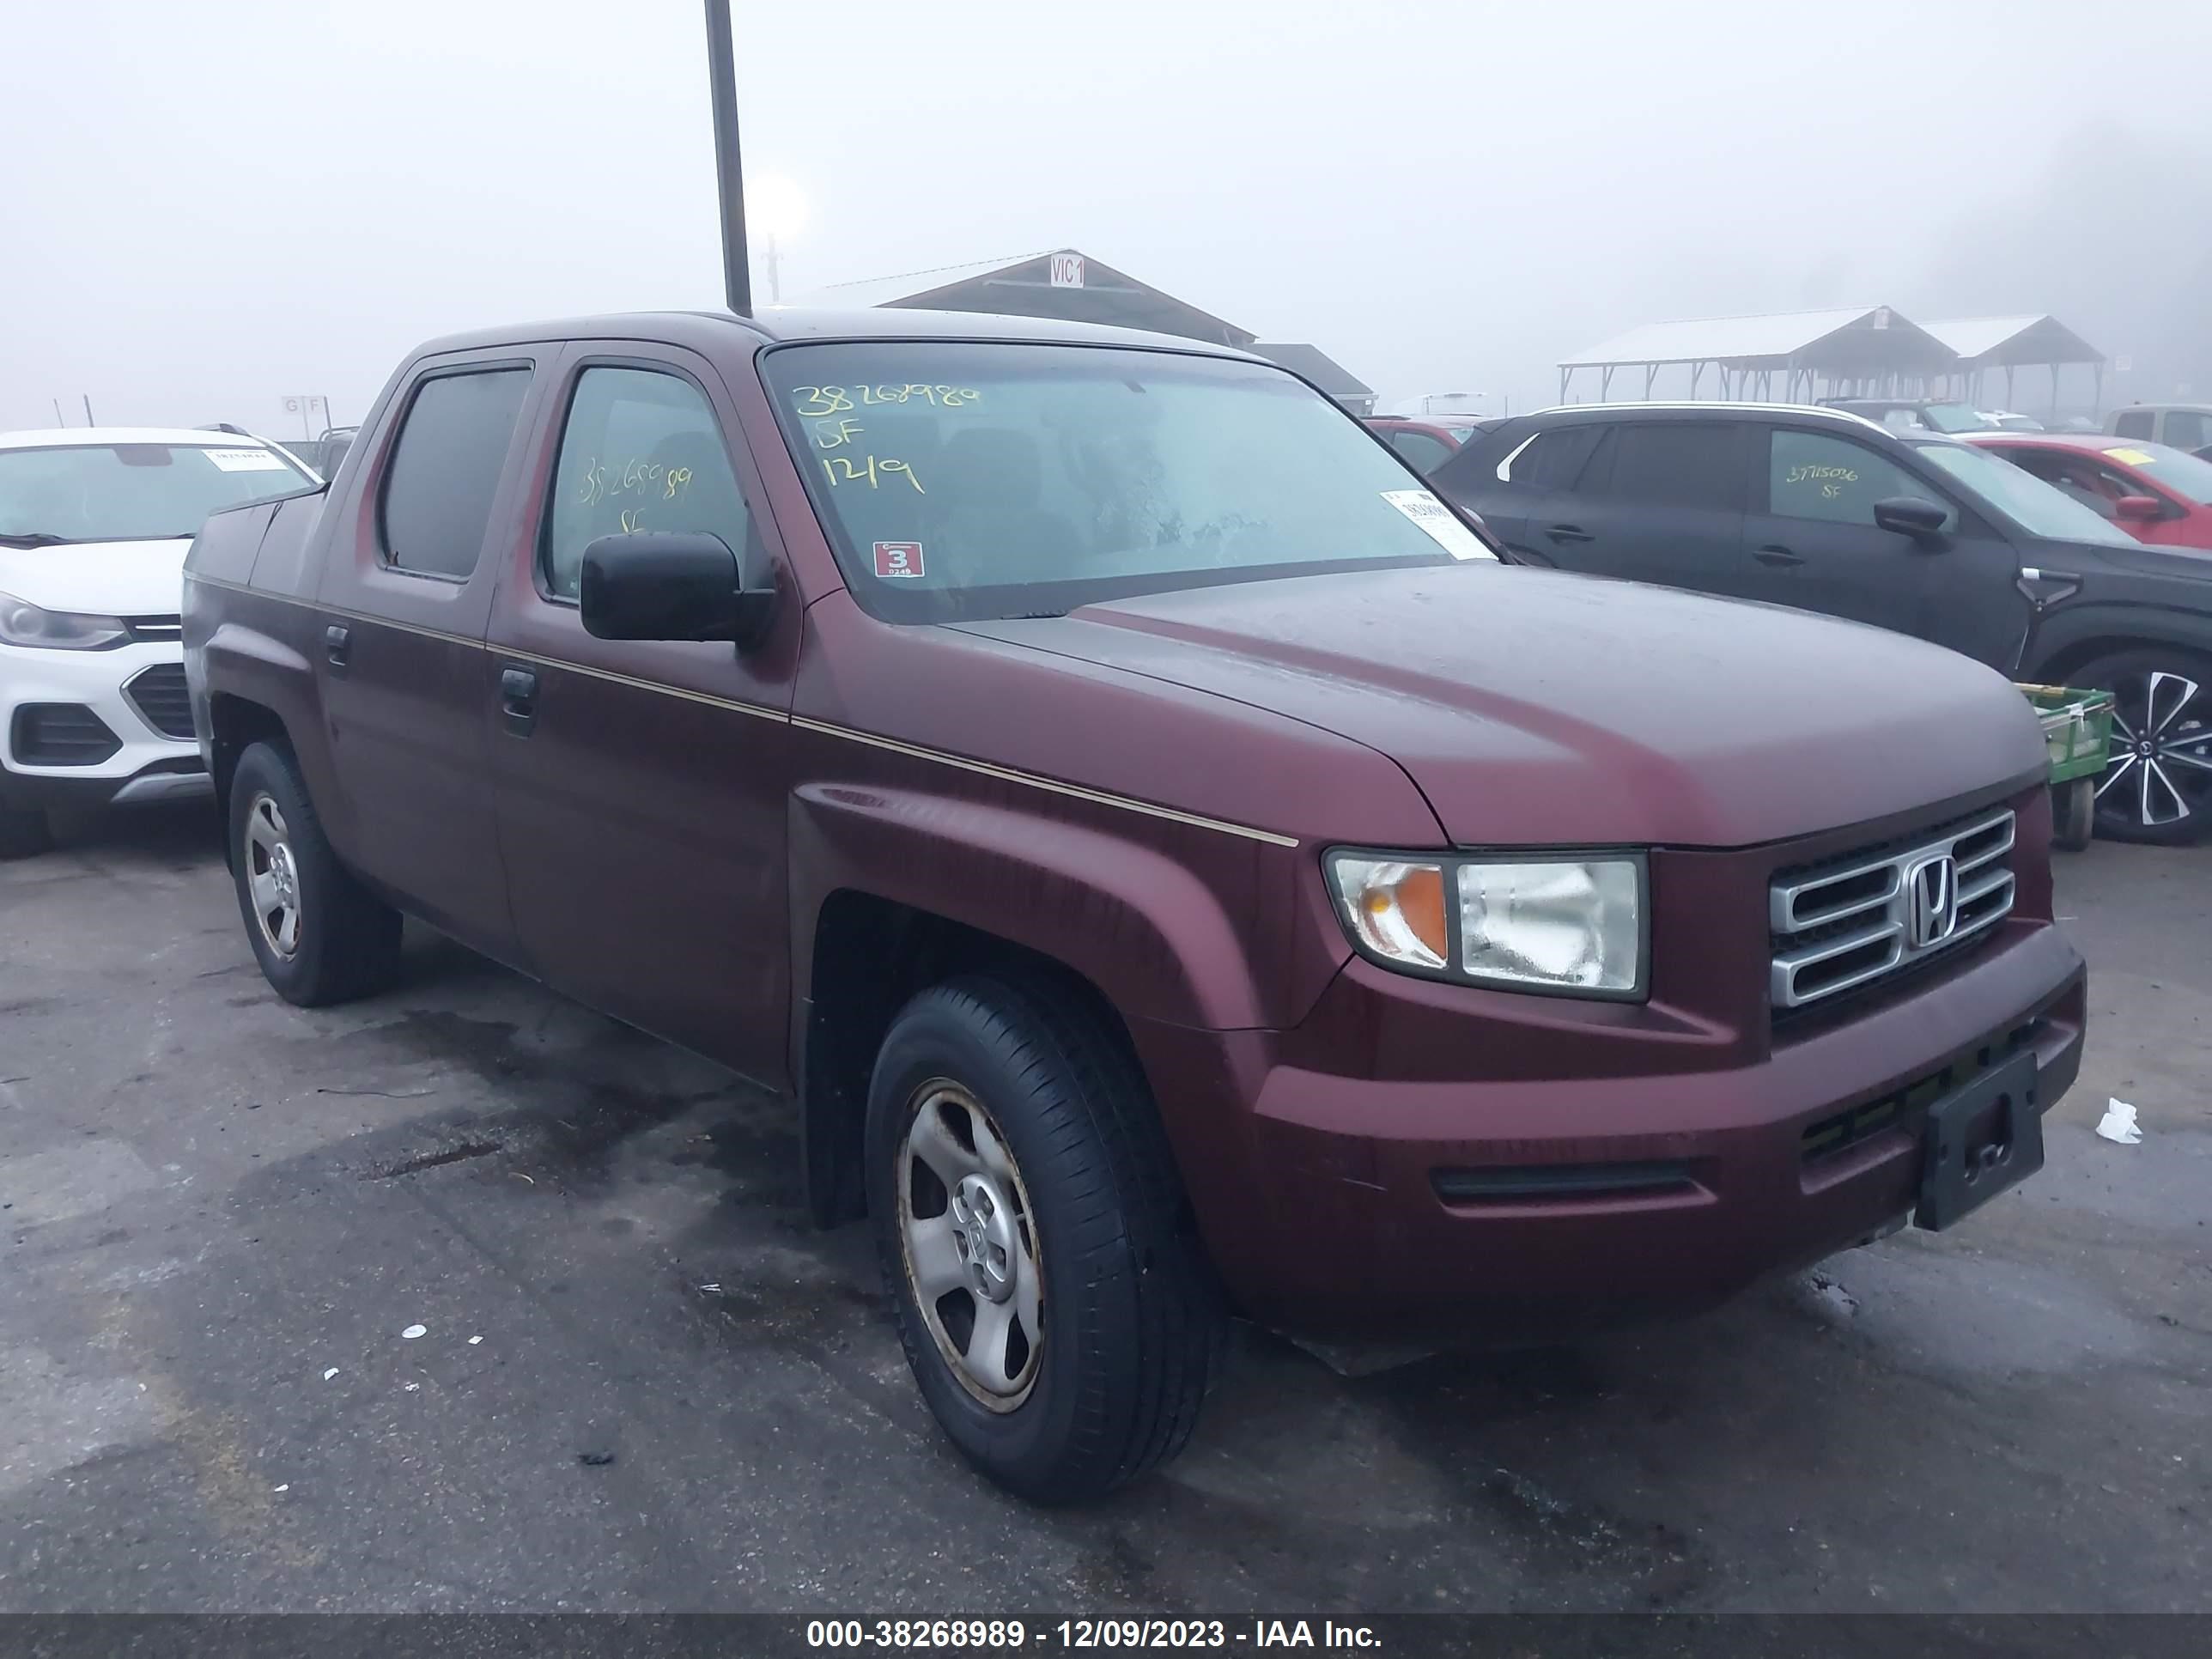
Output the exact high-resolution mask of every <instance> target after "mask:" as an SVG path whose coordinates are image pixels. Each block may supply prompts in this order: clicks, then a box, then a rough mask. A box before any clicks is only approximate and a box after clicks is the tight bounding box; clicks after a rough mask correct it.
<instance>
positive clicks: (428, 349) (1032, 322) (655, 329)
mask: <svg viewBox="0 0 2212 1659" xmlns="http://www.w3.org/2000/svg"><path fill="white" fill-rule="evenodd" d="M638 339H644V340H659V341H665V342H666V343H669V344H671V345H683V346H690V347H692V348H694V349H698V350H702V351H714V350H718V349H725V350H726V349H728V347H729V345H730V344H731V343H732V341H744V342H748V344H747V345H746V346H745V347H744V349H750V350H759V349H763V348H764V347H767V346H771V345H781V344H784V343H789V342H793V341H800V340H805V341H820V340H917V339H918V340H1012V341H1022V342H1029V343H1036V344H1044V345H1118V346H1135V347H1142V348H1145V349H1151V350H1156V351H1158V350H1168V351H1185V352H1196V353H1200V354H1202V355H1204V356H1214V357H1241V358H1244V359H1246V360H1247V361H1249V362H1257V361H1259V359H1257V358H1255V357H1253V356H1252V355H1251V354H1250V353H1249V352H1244V351H1238V350H1237V349H1235V348H1234V347H1230V346H1218V345H1210V344H1208V343H1206V342H1205V341H1203V340H1191V339H1185V338H1184V337H1182V336H1180V335H1175V334H1152V333H1147V332H1146V331H1142V330H1140V329H1133V328H1109V327H1106V326H1105V325H1103V324H1098V323H1075V322H1063V321H1060V319H1055V318H1050V317H1001V316H998V315H995V314H993V313H987V312H976V311H920V310H909V309H908V308H906V307H884V308H881V309H877V310H866V311H862V310H854V311H811V310H802V309H799V308H797V307H782V306H771V307H765V308H764V309H763V310H761V311H759V312H757V313H755V314H754V315H752V316H750V317H739V316H738V315H737V314H735V313H732V312H727V311H636V312H622V313H615V314H613V315H611V316H605V317H571V318H566V319H556V320H553V321H550V322H540V323H517V324H511V325H507V326H505V327H501V328H486V329H477V330H473V331H470V332H468V333H465V334H450V335H447V336H446V337H444V338H442V339H437V340H432V341H430V342H429V343H427V344H426V345H424V346H422V348H421V349H419V350H418V351H417V352H416V356H430V355H432V354H435V353H440V352H447V351H475V350H481V349H485V348H487V347H498V346H512V345H532V344H537V343H541V342H545V341H552V340H638Z"/></svg>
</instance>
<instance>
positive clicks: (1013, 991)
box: [867, 977, 1223, 1503]
mask: <svg viewBox="0 0 2212 1659" xmlns="http://www.w3.org/2000/svg"><path fill="white" fill-rule="evenodd" d="M867 1161H868V1176H869V1182H868V1186H869V1191H868V1200H869V1204H868V1207H869V1212H870V1217H871V1220H872V1225H873V1227H874V1230H875V1234H876V1241H877V1249H878V1256H879V1257H880V1259H881V1262H882V1267H883V1273H884V1284H885V1288H886V1289H887V1290H888V1291H889V1293H890V1297H891V1300H892V1304H893V1305H894V1307H895V1308H896V1312H897V1317H898V1324H899V1335H900V1338H901V1340H902V1342H903V1344H904V1346H905V1348H906V1355H907V1362H908V1364H909V1365H910V1366H911V1367H912V1368H913V1370H914V1375H915V1382H916V1383H918V1384H919V1385H920V1387H921V1392H922V1396H923V1398H924V1399H926V1400H927V1401H928V1402H929V1406H930V1409H931V1410H932V1411H933V1412H934V1413H936V1416H937V1419H938V1421H939V1423H940V1424H941V1425H943V1426H944V1428H945V1432H946V1434H948V1435H949V1436H950V1437H951V1439H952V1441H953V1443H954V1444H956V1445H957V1446H958V1447H959V1449H961V1451H962V1452H963V1453H964V1454H965V1455H967V1456H968V1457H969V1460H970V1461H972V1462H975V1464H976V1465H977V1466H978V1467H979V1468H981V1469H982V1470H983V1472H984V1473H985V1474H988V1475H989V1476H990V1477H991V1478H992V1479H993V1480H996V1481H998V1482H999V1483H1000V1485H1001V1486H1006V1488H1008V1489H1009V1490H1010V1491H1012V1492H1017V1493H1018V1494H1020V1495H1021V1496H1023V1497H1025V1498H1032V1499H1035V1500H1036V1501H1039V1502H1042V1503H1066V1502H1072V1501H1076V1500H1079V1499H1083V1498H1092V1497H1096V1496H1097V1495H1099V1494H1100V1493H1103V1492H1108V1491H1109V1490H1111V1489H1112V1488H1113V1487H1115V1486H1119V1485H1121V1483H1122V1482H1124V1481H1126V1480H1129V1479H1131V1478H1132V1477H1133V1476H1135V1475H1137V1474H1141V1473H1143V1472H1144V1471H1145V1470H1146V1469H1149V1468H1152V1467H1153V1466H1154V1465H1156V1464H1158V1463H1159V1462H1163V1461H1164V1460H1165V1459H1167V1458H1169V1457H1171V1456H1173V1455H1175V1454H1176V1452H1177V1451H1179V1450H1181V1449H1182V1446H1183V1444H1184V1443H1185V1442H1186V1441H1188V1439H1189V1437H1190V1433H1191V1430H1192V1427H1193V1426H1194V1425H1195V1423H1196V1422H1197V1419H1198V1411H1199V1407H1200V1402H1201V1401H1203V1400H1204V1398H1205V1395H1206V1388H1207V1385H1208V1383H1210V1381H1211V1380H1212V1376H1213V1373H1214V1371H1215V1370H1216V1368H1217V1366H1218V1360H1219V1356H1220V1352H1221V1340H1222V1333H1223V1324H1222V1316H1221V1313H1220V1308H1219V1303H1218V1297H1217V1296H1216V1294H1215V1291H1214V1287H1213V1282H1212V1277H1211V1273H1210V1269H1209V1268H1208V1266H1207V1264H1206V1261H1205V1260H1204V1258H1203V1255H1202V1254H1201V1252H1200V1249H1199V1246H1198V1243H1197V1241H1196V1240H1195V1238H1194V1237H1193V1236H1192V1234H1191V1231H1190V1228H1189V1225H1188V1216H1187V1214H1186V1206H1184V1204H1183V1201H1182V1192H1181V1187H1180V1183H1179V1182H1178V1181H1177V1179H1176V1172H1175V1167H1174V1163H1173V1159H1172V1158H1171V1155H1170V1152H1169V1150H1168V1146H1167V1140H1166V1136H1165V1134H1164V1132H1163V1131H1162V1129H1161V1127H1160V1124H1159V1120H1158V1113H1157V1111H1156V1110H1155V1109H1154V1107H1153V1104H1152V1097H1151V1094H1150V1091H1149V1090H1148V1089H1147V1088H1146V1084H1145V1079H1144V1076H1143V1073H1141V1072H1140V1071H1139V1069H1138V1067H1137V1065H1136V1062H1135V1060H1134V1059H1133V1057H1132V1056H1131V1055H1130V1054H1128V1053H1127V1048H1126V1046H1125V1045H1124V1044H1123V1043H1122V1042H1120V1041H1119V1040H1118V1039H1117V1037H1116V1036H1115V1034H1114V1033H1112V1032H1110V1031H1109V1030H1106V1029H1104V1025H1103V1021H1101V1020H1099V1019H1098V1018H1095V1017H1093V1016H1092V1015H1091V1013H1090V1012H1088V1011H1087V1010H1086V1009H1085V1008H1084V1007H1083V1006H1081V1004H1080V1003H1079V1000H1077V999H1076V998H1074V997H1073V996H1072V995H1067V994H1060V993H1057V992H1042V993H1034V992H1031V991H1029V990H1026V989H1017V988H1015V987H1012V985H1009V984H1007V983H1006V982H1004V981H1000V980H996V979H991V978H982V977H976V978H969V979H962V980H958V981H954V982H952V983H951V984H947V985H942V986H939V987H935V988H933V989H931V990H927V991H924V992H923V993H921V994H920V995H919V996H917V997H915V999H914V1000H913V1001H911V1002H909V1003H908V1005H907V1006H906V1007H905V1008H904V1009H903V1010H902V1011H901V1012H900V1013H899V1015H898V1017H897V1018H896V1019H895V1020H894V1021H893V1022H892V1024H891V1028H890V1032H889V1033H888V1034H887V1035H886V1036H885V1037H884V1045H883V1048H882V1050H881V1051H880V1053H879V1054H878V1057H877V1060H876V1068H875V1075H874V1079H873V1081H872V1084H871V1086H870V1090H869V1097H868V1125H867Z"/></svg>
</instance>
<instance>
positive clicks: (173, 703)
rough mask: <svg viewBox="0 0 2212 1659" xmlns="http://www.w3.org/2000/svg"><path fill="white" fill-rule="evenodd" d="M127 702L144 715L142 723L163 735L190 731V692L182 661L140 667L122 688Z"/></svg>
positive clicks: (180, 735)
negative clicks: (127, 698)
mask: <svg viewBox="0 0 2212 1659" xmlns="http://www.w3.org/2000/svg"><path fill="white" fill-rule="evenodd" d="M123 691H124V695H125V696H127V697H129V698H130V699H131V707H132V708H136V709H137V711H138V712H139V713H140V714H143V715H144V716H145V717H146V724H147V725H149V726H152V727H153V728H154V729H155V731H156V732H161V734H162V735H163V736H164V737H170V738H189V737H190V736H191V734H192V694H191V691H190V690H188V689H187V688H186V686H185V665H184V664H182V663H180V662H157V663H155V665H153V666H152V667H151V668H146V669H142V670H140V671H138V672H137V674H134V675H133V676H131V682H130V684H127V685H125V687H124V688H123Z"/></svg>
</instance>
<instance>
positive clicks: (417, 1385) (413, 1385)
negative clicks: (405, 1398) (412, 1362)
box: [407, 1383, 422, 1394]
mask: <svg viewBox="0 0 2212 1659" xmlns="http://www.w3.org/2000/svg"><path fill="white" fill-rule="evenodd" d="M421 1387H422V1384H421V1383H409V1384H408V1385H407V1392H408V1393H410V1394H413V1393H414V1392H416V1390H417V1389H420V1388H421Z"/></svg>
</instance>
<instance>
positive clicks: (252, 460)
mask: <svg viewBox="0 0 2212 1659" xmlns="http://www.w3.org/2000/svg"><path fill="white" fill-rule="evenodd" d="M200 453H202V454H203V455H204V456H206V457H207V458H208V459H210V460H211V461H213V462H214V463H215V464H216V465H217V466H219V467H221V468H222V470H223V471H226V472H282V471H285V470H286V468H285V465H284V463H283V459H281V458H280V457H279V456H278V455H277V454H276V452H275V451H274V450H269V449H204V450H202V451H201V452H200Z"/></svg>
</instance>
